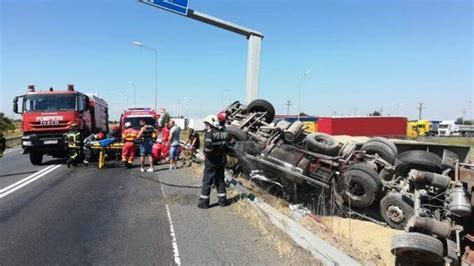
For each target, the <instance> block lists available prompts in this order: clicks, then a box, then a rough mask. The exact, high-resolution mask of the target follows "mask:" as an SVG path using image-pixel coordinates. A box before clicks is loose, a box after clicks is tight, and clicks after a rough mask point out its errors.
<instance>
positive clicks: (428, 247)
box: [391, 232, 443, 265]
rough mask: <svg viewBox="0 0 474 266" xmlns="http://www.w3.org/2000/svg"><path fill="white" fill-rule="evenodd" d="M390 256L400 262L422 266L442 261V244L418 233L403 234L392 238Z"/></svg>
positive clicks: (435, 239)
mask: <svg viewBox="0 0 474 266" xmlns="http://www.w3.org/2000/svg"><path fill="white" fill-rule="evenodd" d="M391 251H392V254H393V255H395V256H396V257H397V258H401V259H402V260H407V261H410V262H413V263H415V264H416V265H418V264H417V263H422V264H424V265H426V264H430V263H437V262H438V263H439V262H442V260H443V243H442V242H441V241H440V240H439V239H437V238H435V237H432V236H429V235H425V234H420V233H411V232H410V233H403V234H401V235H396V236H394V237H393V238H392V245H391Z"/></svg>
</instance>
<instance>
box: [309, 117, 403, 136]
mask: <svg viewBox="0 0 474 266" xmlns="http://www.w3.org/2000/svg"><path fill="white" fill-rule="evenodd" d="M407 123H408V120H407V118H406V117H399V116H347V117H319V118H318V132H322V133H326V134H330V135H348V136H366V137H376V136H378V137H391V138H406V136H407Z"/></svg>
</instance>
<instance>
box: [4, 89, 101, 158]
mask: <svg viewBox="0 0 474 266" xmlns="http://www.w3.org/2000/svg"><path fill="white" fill-rule="evenodd" d="M13 111H14V112H15V113H17V114H22V123H21V128H22V131H23V137H22V147H23V149H24V153H29V155H30V161H31V163H32V164H35V165H38V164H41V163H42V160H43V155H46V154H47V155H51V156H53V157H55V158H60V157H65V156H66V155H67V149H66V142H65V140H64V133H66V132H68V131H70V130H71V125H72V124H77V125H78V127H79V130H80V132H81V133H82V134H83V136H87V135H89V134H91V133H98V132H100V131H102V132H108V106H107V103H106V102H105V101H104V100H103V99H101V98H99V97H97V96H95V95H88V94H83V93H81V92H78V91H75V90H74V86H73V85H68V88H67V90H66V91H55V90H53V89H52V88H51V89H49V90H47V91H35V87H34V86H33V85H30V86H28V92H27V93H26V94H24V95H21V96H17V97H15V98H14V100H13Z"/></svg>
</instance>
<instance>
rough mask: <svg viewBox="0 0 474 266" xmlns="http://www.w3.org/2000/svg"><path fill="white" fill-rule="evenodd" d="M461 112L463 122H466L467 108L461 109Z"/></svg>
mask: <svg viewBox="0 0 474 266" xmlns="http://www.w3.org/2000/svg"><path fill="white" fill-rule="evenodd" d="M461 113H462V116H461V118H462V123H463V124H464V117H465V116H466V108H463V109H462V110H461Z"/></svg>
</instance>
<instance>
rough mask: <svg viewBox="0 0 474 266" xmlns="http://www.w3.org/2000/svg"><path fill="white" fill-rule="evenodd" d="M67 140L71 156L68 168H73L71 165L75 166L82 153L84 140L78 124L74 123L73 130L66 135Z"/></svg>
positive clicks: (68, 160)
mask: <svg viewBox="0 0 474 266" xmlns="http://www.w3.org/2000/svg"><path fill="white" fill-rule="evenodd" d="M66 140H67V148H68V152H69V156H68V159H67V161H66V162H67V167H71V164H72V165H74V166H75V165H76V162H77V160H78V158H79V156H80V155H81V151H82V138H81V132H80V131H79V125H78V124H76V123H73V124H72V125H71V130H70V131H69V132H68V133H66Z"/></svg>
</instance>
